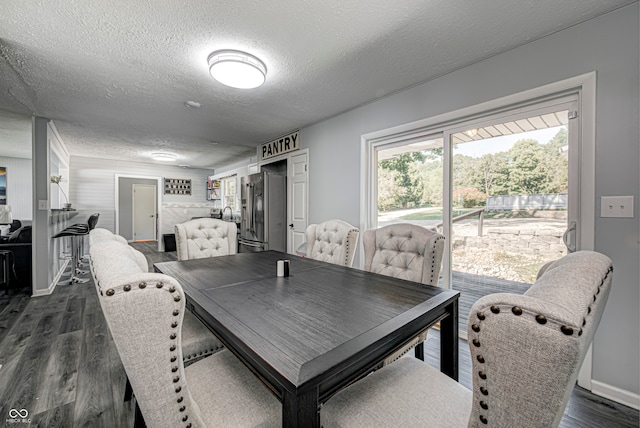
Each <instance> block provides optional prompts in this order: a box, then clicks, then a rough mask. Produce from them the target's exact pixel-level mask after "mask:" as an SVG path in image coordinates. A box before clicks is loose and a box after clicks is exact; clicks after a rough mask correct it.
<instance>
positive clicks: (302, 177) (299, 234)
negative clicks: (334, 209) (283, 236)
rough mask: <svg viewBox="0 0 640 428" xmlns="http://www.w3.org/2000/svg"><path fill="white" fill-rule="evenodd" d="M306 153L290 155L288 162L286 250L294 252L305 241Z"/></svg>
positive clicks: (306, 201) (307, 174)
mask: <svg viewBox="0 0 640 428" xmlns="http://www.w3.org/2000/svg"><path fill="white" fill-rule="evenodd" d="M307 163H308V154H307V153H306V152H305V153H301V154H299V155H295V156H292V157H291V159H290V160H289V162H288V171H287V181H288V183H289V185H288V193H289V194H288V195H287V198H288V200H289V201H290V202H289V204H288V205H289V207H288V208H289V213H288V217H289V221H288V224H289V228H288V232H287V250H288V252H289V253H290V254H295V252H296V249H297V248H298V247H299V246H300V245H302V244H303V243H304V242H305V241H306V237H305V232H306V230H307V225H308V221H309V216H308V208H307V207H308V206H309V205H308V186H309V184H308V181H309V179H308V177H309V172H308V170H307V169H308V168H307Z"/></svg>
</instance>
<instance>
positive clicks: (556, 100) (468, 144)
mask: <svg viewBox="0 0 640 428" xmlns="http://www.w3.org/2000/svg"><path fill="white" fill-rule="evenodd" d="M573 119H576V120H573ZM580 123H581V121H580V112H579V111H578V94H568V95H561V96H556V97H550V98H549V99H548V100H546V101H537V102H531V103H528V102H524V103H523V105H521V106H519V107H513V106H512V107H510V108H506V109H504V110H502V111H499V112H497V113H486V114H482V113H479V114H478V115H477V116H476V118H475V119H473V120H459V121H453V122H452V123H450V124H446V125H442V126H435V127H433V128H430V129H418V130H416V131H414V132H404V133H399V134H396V135H390V136H387V137H386V138H384V139H381V140H380V141H377V142H372V143H370V147H369V148H370V161H371V162H372V166H373V167H372V168H370V171H372V177H371V180H372V181H373V184H374V185H373V186H370V187H369V189H370V190H368V191H367V192H370V193H371V195H372V200H373V201H374V203H369V204H367V209H368V210H369V213H370V214H368V217H369V218H370V219H371V220H370V223H369V226H365V229H368V228H376V227H381V226H384V225H386V224H391V223H398V222H404V223H413V224H418V225H421V226H423V227H425V228H428V229H431V230H434V231H437V232H439V233H442V234H443V235H444V236H445V238H446V243H447V244H446V249H445V253H444V255H443V266H442V270H441V278H440V282H439V283H440V286H442V287H447V288H453V289H455V290H458V291H460V292H461V298H460V316H459V326H460V330H461V331H460V334H461V335H462V336H463V337H466V322H467V316H468V312H469V310H470V308H471V306H472V305H473V303H474V302H475V301H476V300H477V299H478V298H480V297H481V296H483V295H486V294H491V293H495V292H513V293H520V294H521V293H524V292H525V291H526V290H527V289H528V288H529V286H530V285H531V284H532V283H533V282H534V281H535V279H536V273H537V271H538V270H539V268H540V267H541V266H542V265H543V264H544V263H546V262H547V261H550V260H556V259H558V258H560V257H562V256H563V255H565V254H566V253H567V252H568V251H574V250H576V249H577V248H581V247H580V245H581V244H580V240H581V235H580V230H581V227H580V222H579V220H580V216H579V212H580V207H579V202H580V196H581V192H582V191H583V190H582V189H583V188H582V187H581V185H580V180H581V165H580V159H581V157H582V154H581V144H580V143H581V141H580V138H579V135H580V132H578V130H579V129H580ZM582 172H584V171H582ZM374 204H375V205H374ZM371 214H373V215H371ZM365 220H367V219H366V218H365ZM365 225H366V221H365Z"/></svg>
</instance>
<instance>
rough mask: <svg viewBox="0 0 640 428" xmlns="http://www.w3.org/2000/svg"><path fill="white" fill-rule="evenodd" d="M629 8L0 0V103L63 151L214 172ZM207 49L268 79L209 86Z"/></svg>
mask: <svg viewBox="0 0 640 428" xmlns="http://www.w3.org/2000/svg"><path fill="white" fill-rule="evenodd" d="M634 1H635V0H634ZM634 1H630V0H563V1H561V2H559V1H557V0H520V1H517V2H516V1H514V0H487V1H469V0H448V1H445V0H430V1H425V0H396V1H394V2H389V1H388V0H384V1H382V0H349V1H344V0H322V1H320V0H302V1H282V0H280V1H271V2H264V1H262V0H245V1H240V2H238V1H229V0H220V1H217V2H210V1H206V0H164V1H161V2H160V1H157V2H153V1H130V0H112V1H109V2H86V1H85V2H79V1H70V0H48V1H43V0H4V1H3V2H2V3H3V4H2V12H1V13H0V109H2V110H6V111H10V112H14V113H21V114H27V115H39V116H44V117H48V118H51V119H54V121H55V124H56V126H57V128H58V131H59V132H60V135H61V136H62V138H63V140H64V141H65V143H66V145H67V147H68V149H69V152H70V153H71V154H72V155H78V156H96V157H105V158H118V159H122V158H123V157H126V158H128V159H130V160H137V161H149V158H148V155H149V153H150V152H151V151H152V150H154V149H158V148H161V149H166V150H168V151H172V152H175V153H176V154H178V156H179V158H178V160H177V161H176V164H188V165H191V166H194V167H215V166H221V165H224V164H228V163H230V162H234V161H237V160H240V159H242V158H245V157H247V156H249V155H253V154H254V153H255V146H256V145H258V144H260V143H262V142H265V141H268V140H270V139H272V138H275V137H278V136H280V135H282V134H284V133H286V132H289V131H292V130H295V129H297V128H301V127H304V126H306V125H310V124H312V123H316V122H318V121H321V120H323V119H325V118H328V117H331V116H334V115H336V114H339V113H341V112H344V111H346V110H349V109H352V108H354V107H357V106H359V105H362V104H365V103H368V102H370V101H372V100H375V99H377V98H380V97H383V96H385V95H388V94H390V93H394V92H397V91H399V90H401V89H403V88H407V87H410V86H413V85H415V84H418V83H421V82H424V81H428V80H430V79H433V78H435V77H438V76H441V75H443V74H446V73H449V72H451V71H453V70H456V69H459V68H461V67H464V66H466V65H469V64H471V63H474V62H477V61H479V60H482V59H484V58H487V57H489V56H492V55H495V54H498V53H500V52H504V51H506V50H508V49H512V48H514V47H516V46H519V45H522V44H524V43H527V42H530V41H532V40H535V39H538V38H540V37H543V36H545V35H547V34H550V33H553V32H555V31H558V30H561V29H563V28H566V27H568V26H571V25H574V24H576V23H579V22H582V21H585V20H587V19H590V18H593V17H595V16H598V15H601V14H603V13H606V12H608V11H611V10H613V9H616V8H619V7H621V6H624V5H626V4H630V3H633V2H634ZM218 49H239V50H245V51H248V52H250V53H252V54H254V55H256V56H258V57H259V58H261V59H262V60H263V61H264V62H265V63H266V65H267V68H268V74H267V82H266V83H265V84H264V85H263V86H261V87H260V88H258V89H253V90H238V89H232V88H227V87H224V86H222V85H220V84H219V83H217V82H215V81H214V80H213V79H212V78H211V77H210V76H209V74H208V70H207V64H206V59H207V56H208V54H209V53H211V52H212V51H215V50H218ZM187 100H194V101H198V102H200V103H201V104H202V108H200V109H193V108H189V107H186V106H185V105H184V102H185V101H187ZM0 124H1V122H0ZM0 135H3V134H0ZM214 143H217V144H214Z"/></svg>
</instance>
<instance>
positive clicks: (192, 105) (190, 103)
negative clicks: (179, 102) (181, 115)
mask: <svg viewBox="0 0 640 428" xmlns="http://www.w3.org/2000/svg"><path fill="white" fill-rule="evenodd" d="M184 105H186V106H187V107H190V108H200V107H202V104H200V103H199V102H197V101H185V102H184Z"/></svg>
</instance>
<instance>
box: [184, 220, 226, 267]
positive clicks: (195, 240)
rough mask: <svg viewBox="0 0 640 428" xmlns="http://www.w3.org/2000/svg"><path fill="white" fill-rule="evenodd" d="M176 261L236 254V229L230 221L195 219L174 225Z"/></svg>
mask: <svg viewBox="0 0 640 428" xmlns="http://www.w3.org/2000/svg"><path fill="white" fill-rule="evenodd" d="M175 233H176V250H177V255H178V260H190V259H201V258H205V257H217V256H226V255H230V254H236V253H237V252H238V227H237V226H236V224H235V223H234V222H232V221H223V220H218V219H215V218H197V219H193V220H189V221H187V222H185V223H180V224H176V225H175Z"/></svg>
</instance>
